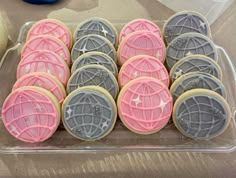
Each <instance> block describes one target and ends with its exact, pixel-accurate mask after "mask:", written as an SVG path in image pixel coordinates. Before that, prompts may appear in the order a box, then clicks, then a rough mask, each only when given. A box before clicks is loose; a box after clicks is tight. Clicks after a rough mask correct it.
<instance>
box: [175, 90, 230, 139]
mask: <svg viewBox="0 0 236 178" xmlns="http://www.w3.org/2000/svg"><path fill="white" fill-rule="evenodd" d="M172 118H173V121H174V124H175V126H176V127H177V129H178V130H179V131H180V132H181V133H182V134H184V135H185V136H187V137H191V138H194V139H211V138H214V137H216V136H218V135H220V134H221V133H223V132H224V130H225V129H226V128H227V126H228V124H229V122H230V118H231V111H230V107H229V104H228V103H227V101H226V100H225V99H224V98H223V97H222V96H220V95H219V94H217V93H216V92H213V91H210V90H206V89H194V90H190V91H187V92H186V93H184V94H183V95H181V96H180V97H179V98H178V100H177V101H176V102H175V105H174V109H173V115H172Z"/></svg>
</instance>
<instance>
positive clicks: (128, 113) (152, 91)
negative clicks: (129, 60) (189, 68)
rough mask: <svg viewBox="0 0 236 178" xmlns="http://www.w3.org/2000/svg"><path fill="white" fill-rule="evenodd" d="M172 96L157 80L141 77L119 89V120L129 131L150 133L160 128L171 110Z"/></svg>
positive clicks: (166, 121) (167, 118) (164, 123)
mask: <svg viewBox="0 0 236 178" xmlns="http://www.w3.org/2000/svg"><path fill="white" fill-rule="evenodd" d="M172 105H173V101H172V97H171V94H170V92H169V90H168V88H167V87H166V86H165V85H164V84H163V83H162V82H160V81H159V80H157V79H154V78H151V77H141V78H137V79H135V80H132V81H131V82H129V83H128V84H127V85H125V86H124V87H123V89H122V90H121V92H120V94H119V96H118V100H117V107H118V112H119V116H120V119H121V121H122V122H123V123H124V125H125V126H126V127H127V128H128V129H130V130H131V131H133V132H135V133H139V134H152V133H155V132H157V131H159V130H161V129H162V128H163V127H164V126H165V125H166V124H167V123H168V121H169V119H170V116H171V112H172Z"/></svg>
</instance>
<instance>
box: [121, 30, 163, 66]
mask: <svg viewBox="0 0 236 178" xmlns="http://www.w3.org/2000/svg"><path fill="white" fill-rule="evenodd" d="M118 55H119V64H120V65H123V64H124V63H125V62H126V61H127V60H128V59H129V58H131V57H133V56H137V55H149V56H153V57H156V58H157V59H159V60H160V61H161V62H164V60H165V44H164V42H163V40H162V39H161V37H160V36H159V35H157V34H155V33H153V32H150V31H136V32H133V33H131V34H129V35H127V36H126V37H125V39H124V40H122V42H121V44H120V46H119V49H118Z"/></svg>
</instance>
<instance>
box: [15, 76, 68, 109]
mask: <svg viewBox="0 0 236 178" xmlns="http://www.w3.org/2000/svg"><path fill="white" fill-rule="evenodd" d="M25 86H37V87H41V88H44V89H46V90H48V91H50V92H51V93H52V94H53V95H54V96H55V97H56V98H57V100H58V101H59V103H60V104H62V102H63V101H64V98H65V97H66V91H65V88H64V86H63V84H62V83H61V82H60V81H59V80H58V79H57V78H56V77H54V76H53V75H50V74H48V73H44V72H34V73H29V74H26V75H24V76H23V77H21V78H20V79H18V80H17V81H16V83H15V84H14V86H13V89H12V90H13V91H14V90H16V89H18V88H20V87H25Z"/></svg>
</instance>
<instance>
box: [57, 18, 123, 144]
mask: <svg viewBox="0 0 236 178" xmlns="http://www.w3.org/2000/svg"><path fill="white" fill-rule="evenodd" d="M74 40H75V43H74V45H73V47H72V50H71V59H72V67H71V77H70V78H69V80H68V83H67V92H68V96H67V97H66V99H65V101H64V103H63V105H62V113H63V116H62V118H63V119H62V121H63V124H64V127H65V129H66V130H67V131H68V132H69V133H70V134H71V135H72V136H74V137H75V138H77V139H80V140H86V141H94V140H98V139H101V138H103V137H105V136H106V135H108V134H109V133H110V132H111V131H112V129H113V127H114V125H115V123H116V119H117V108H116V103H115V99H116V97H117V95H118V92H119V86H118V82H117V79H116V77H117V75H118V68H117V64H116V62H117V57H116V50H115V47H116V46H117V32H116V29H115V27H114V26H113V25H112V24H111V23H110V22H108V21H107V20H104V19H101V18H92V19H86V20H85V21H83V22H82V23H80V25H79V26H78V27H77V29H76V30H75V33H74Z"/></svg>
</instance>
